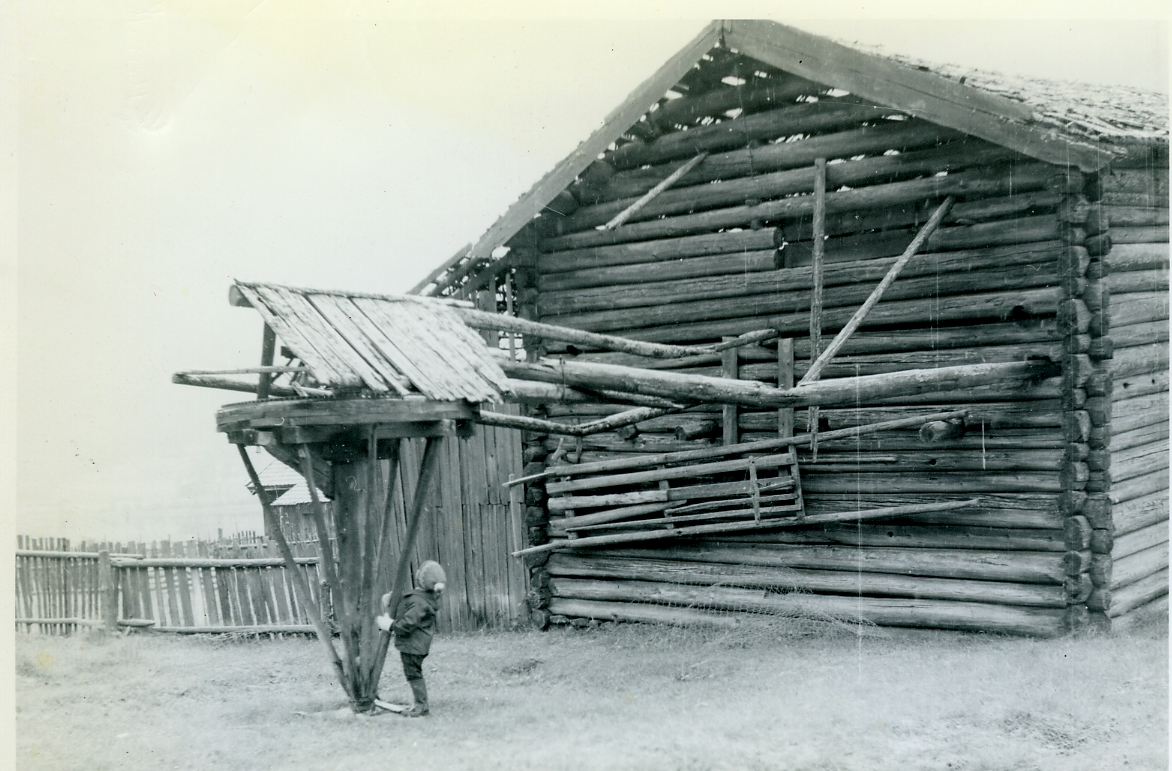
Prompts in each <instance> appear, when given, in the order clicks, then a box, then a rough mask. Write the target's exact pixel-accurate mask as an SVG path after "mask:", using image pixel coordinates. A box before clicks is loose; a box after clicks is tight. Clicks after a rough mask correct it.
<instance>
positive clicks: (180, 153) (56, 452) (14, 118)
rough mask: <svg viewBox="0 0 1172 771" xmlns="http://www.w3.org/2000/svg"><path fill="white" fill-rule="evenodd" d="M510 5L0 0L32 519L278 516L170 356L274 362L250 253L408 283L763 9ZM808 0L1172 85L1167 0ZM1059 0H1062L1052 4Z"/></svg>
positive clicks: (874, 30) (1027, 62)
mask: <svg viewBox="0 0 1172 771" xmlns="http://www.w3.org/2000/svg"><path fill="white" fill-rule="evenodd" d="M493 7H494V8H496V6H493ZM510 7H511V8H512V10H513V11H515V12H516V13H514V14H512V15H508V14H506V13H504V12H502V11H488V12H485V11H483V10H482V11H481V12H482V13H485V14H486V18H480V19H475V20H473V19H470V18H468V17H467V15H466V14H465V15H461V14H460V13H458V12H457V11H453V10H451V8H449V7H448V6H446V5H443V4H431V5H424V4H416V3H400V4H383V3H375V2H361V1H359V0H354V1H353V2H347V3H325V2H320V3H319V2H308V1H306V2H301V1H297V2H291V1H288V0H277V1H271V2H251V1H250V2H243V1H235V0H198V1H195V2H186V3H185V2H159V3H154V2H146V1H145V0H118V1H115V0H85V1H84V2H71V1H69V0H62V1H61V2H54V3H52V4H44V3H28V4H24V5H17V6H13V8H14V9H15V10H12V9H10V10H9V11H6V12H4V13H6V14H10V16H9V18H8V20H9V21H15V22H16V23H15V24H11V25H5V24H4V23H3V22H4V20H5V19H4V17H0V28H4V29H7V30H8V31H7V32H2V31H0V43H2V44H3V47H4V49H3V50H4V62H3V66H4V73H5V76H6V77H5V84H6V87H11V86H13V85H14V86H15V87H14V88H8V90H7V91H6V92H5V93H4V94H3V96H2V97H0V98H2V99H3V101H0V131H2V132H3V133H2V135H3V136H4V138H5V143H4V145H3V146H4V147H5V148H6V149H7V148H9V147H12V148H14V149H15V152H9V153H5V157H4V161H3V162H4V164H5V167H4V172H5V174H6V176H5V182H6V184H5V185H0V187H2V188H4V189H5V190H6V191H7V192H0V196H3V198H2V199H0V204H2V205H0V217H2V218H3V219H0V221H2V222H3V223H4V224H3V227H2V228H0V230H2V231H3V232H2V236H0V237H2V238H3V241H2V243H3V244H4V246H3V248H2V250H0V251H3V253H4V254H5V255H8V256H5V257H4V258H3V265H2V266H0V267H2V269H3V272H2V273H0V276H2V281H3V292H4V294H3V295H0V301H4V302H2V303H0V304H2V305H3V306H4V307H3V311H2V313H3V314H4V315H3V316H0V319H2V320H3V321H2V322H0V323H2V325H3V327H4V329H5V331H6V333H7V337H6V338H5V344H6V351H5V363H6V364H9V365H11V364H14V365H15V366H6V367H5V368H4V370H5V371H4V378H6V384H7V385H8V386H9V388H8V390H6V391H5V399H6V402H5V405H6V410H5V415H4V421H5V423H4V424H3V425H0V428H2V429H4V431H5V433H6V434H10V435H14V436H15V439H16V441H15V444H14V447H13V448H12V449H9V448H6V450H5V451H6V453H7V454H6V455H5V456H2V457H0V481H3V483H4V484H5V485H7V486H8V489H10V490H12V491H13V493H14V494H10V495H9V497H8V498H6V499H5V500H4V505H5V508H6V509H8V510H15V516H14V517H12V520H11V522H10V524H11V525H12V526H13V528H14V529H15V531H16V532H19V533H21V534H28V535H34V536H60V537H70V538H74V539H77V538H86V537H88V538H108V539H120V540H127V539H135V540H143V539H145V540H151V539H157V538H164V537H170V538H186V537H191V536H203V535H209V534H214V533H215V531H216V529H218V528H222V529H223V530H225V531H226V532H232V531H235V530H237V529H253V530H259V529H260V510H259V506H258V505H257V503H256V502H255V499H253V498H252V496H250V495H249V494H248V493H247V492H246V490H245V487H244V485H245V482H246V477H245V474H244V471H243V469H242V468H241V465H240V462H239V458H238V457H237V455H236V453H235V451H234V450H233V448H232V447H231V446H230V445H229V444H228V443H227V441H226V440H225V438H224V436H223V435H222V434H218V433H217V432H216V431H215V425H214V415H215V411H216V409H217V407H219V406H220V405H221V404H223V403H226V402H231V401H237V400H238V399H236V398H234V397H233V395H232V394H230V393H227V392H218V391H210V390H204V389H197V388H190V387H183V386H177V385H172V384H171V382H170V376H171V374H172V373H173V372H176V371H180V370H186V369H227V368H234V367H247V366H254V365H255V364H256V362H257V360H258V356H259V347H260V341H261V331H262V325H261V321H260V318H259V317H258V316H257V315H256V314H255V313H254V312H252V311H250V310H248V309H242V308H232V307H230V306H229V305H228V303H227V290H228V285H229V283H230V281H231V279H232V278H240V279H247V280H263V281H272V282H278V283H288V284H296V285H305V286H316V287H323V288H347V289H359V290H365V291H374V292H389V293H394V292H402V291H405V290H407V289H408V288H410V287H411V286H412V285H413V284H415V283H416V282H417V281H418V280H419V279H420V278H422V277H423V276H424V275H425V274H426V273H427V272H428V271H430V270H431V268H432V267H434V266H435V265H436V264H438V263H439V262H441V261H442V260H444V259H446V258H447V257H449V256H450V255H451V254H453V253H454V252H455V251H456V250H457V249H459V248H460V247H461V246H463V245H464V244H466V243H468V242H471V241H474V240H475V239H476V238H477V237H478V236H479V235H480V233H481V232H483V231H484V230H485V229H486V228H487V227H488V226H489V225H491V224H492V222H493V221H494V220H495V218H496V217H497V216H498V215H499V214H501V213H503V211H504V210H505V208H506V207H507V206H508V205H509V204H510V203H512V202H513V201H514V200H516V198H517V197H518V196H519V195H520V194H522V193H523V192H524V191H525V190H527V189H528V187H529V186H530V185H531V184H532V183H533V182H535V181H536V180H537V179H538V178H539V177H540V176H541V175H542V174H543V173H544V172H545V171H546V170H548V168H550V167H551V166H552V165H553V164H554V163H556V162H557V161H558V160H560V159H561V158H562V157H563V156H565V155H566V154H568V153H569V152H570V151H571V150H573V148H574V147H575V146H576V145H577V143H578V142H580V141H581V140H582V139H584V138H585V137H586V136H587V135H588V134H589V133H590V132H591V131H592V130H593V129H594V128H596V127H597V125H599V124H600V123H601V121H602V120H603V118H604V117H605V116H606V115H607V114H608V113H609V112H610V110H611V109H613V108H614V107H615V106H617V105H618V104H619V102H620V101H621V100H622V99H623V98H624V97H625V96H626V95H627V94H628V93H629V92H630V91H631V90H633V89H634V88H635V87H636V86H637V85H638V84H639V83H640V82H641V81H642V80H643V79H644V78H646V77H647V76H649V75H650V74H651V73H652V72H653V71H654V70H655V69H656V68H657V67H658V66H659V65H660V64H661V63H662V62H663V61H665V60H666V59H667V58H668V57H670V56H671V55H672V54H673V53H675V52H676V51H677V50H678V49H679V48H680V47H682V46H683V45H684V44H685V43H686V42H687V41H689V40H690V39H691V38H693V37H694V36H695V35H696V34H697V33H698V32H699V30H700V29H701V28H702V27H703V25H704V24H705V23H706V21H707V19H709V18H711V17H713V16H716V15H724V16H742V17H749V16H762V15H766V14H764V13H761V12H760V7H756V8H754V7H749V6H743V7H742V6H738V7H737V8H740V9H741V10H742V12H740V13H736V14H731V13H727V12H725V13H722V11H727V10H728V9H727V8H724V7H720V8H715V10H714V6H711V5H709V6H707V7H705V6H702V5H698V4H683V5H680V6H679V8H680V11H679V15H678V16H677V17H675V18H667V17H666V15H665V14H664V13H663V12H662V10H655V9H654V8H653V7H652V6H646V8H647V9H648V10H647V11H646V12H645V13H643V14H642V16H643V17H642V18H630V10H631V5H630V4H626V5H625V6H624V7H626V8H627V11H628V13H627V16H628V18H620V17H619V15H618V14H610V15H608V13H609V12H610V10H612V9H613V10H617V9H618V7H617V6H610V5H607V4H602V5H599V6H597V7H596V8H594V10H593V11H591V13H593V14H594V18H578V19H569V18H545V19H537V18H535V17H533V16H531V15H530V16H526V15H525V14H524V13H523V12H524V11H525V10H526V7H525V6H521V5H516V6H510ZM643 7H644V6H635V8H636V9H642V8H643ZM805 7H806V6H800V5H797V4H793V5H790V4H787V3H776V2H775V3H771V4H768V8H769V13H768V14H767V15H769V16H772V17H773V18H775V19H777V20H779V21H782V22H785V23H789V24H793V25H794V26H797V27H800V28H803V29H806V30H808V31H811V32H814V33H816V34H825V35H829V36H833V37H835V38H837V39H840V40H844V41H851V40H858V41H861V42H866V43H872V44H880V45H883V46H884V47H885V48H887V49H889V50H891V51H892V52H899V53H905V54H908V55H912V56H916V57H920V58H924V59H928V60H935V61H949V62H953V63H957V64H962V65H969V66H973V67H979V68H983V69H993V70H1002V71H1007V72H1014V73H1020V74H1025V75H1037V76H1044V77H1058V78H1068V79H1074V80H1086V81H1091V82H1096V83H1105V84H1108V85H1110V84H1123V85H1132V86H1136V87H1140V88H1145V89H1149V90H1159V91H1163V92H1165V93H1166V92H1167V89H1168V46H1167V24H1166V22H1164V21H1162V20H1161V21H1158V22H1152V21H1150V20H1143V19H1144V18H1145V17H1148V18H1155V17H1156V16H1159V18H1160V19H1163V18H1164V16H1166V13H1165V12H1160V13H1159V14H1156V13H1155V12H1153V11H1151V10H1150V9H1151V8H1155V6H1147V7H1145V6H1140V5H1129V4H1126V3H1125V4H1117V5H1116V6H1115V7H1114V11H1113V12H1114V13H1116V14H1117V18H1114V19H1094V18H1088V17H1086V15H1085V14H1083V13H1082V10H1083V9H1092V8H1099V10H1100V11H1101V8H1100V7H1099V6H1091V5H1089V4H1088V5H1086V6H1081V5H1078V4H1072V5H1066V6H1056V5H1050V4H1037V5H1035V6H1031V7H1030V8H1031V10H1030V13H1032V14H1033V15H1034V16H1036V17H1039V18H1034V19H1023V18H1018V19H1016V20H1014V21H1012V22H1010V21H1006V20H1005V19H995V18H992V17H991V14H992V12H991V11H990V10H989V9H990V8H991V7H993V6H989V5H988V4H981V5H979V6H976V5H974V6H972V7H971V8H968V7H967V6H965V5H964V4H949V8H948V9H947V10H946V11H941V10H940V9H936V8H934V7H933V6H929V5H924V6H907V5H899V6H894V5H893V6H889V7H886V8H884V7H880V8H879V10H875V9H870V10H867V9H863V7H862V6H858V7H852V6H845V5H844V6H834V5H825V6H819V9H820V10H822V11H823V12H825V13H829V10H832V9H837V10H838V11H841V13H836V14H835V15H836V18H835V19H834V20H829V19H810V18H803V16H802V11H801V9H802V8H805ZM1060 7H1061V8H1065V9H1067V10H1066V11H1063V12H1062V13H1064V14H1069V15H1070V16H1071V18H1068V19H1063V20H1061V21H1059V20H1056V17H1055V16H1054V15H1053V13H1051V14H1050V16H1049V17H1048V18H1047V17H1046V16H1047V12H1048V10H1049V11H1054V9H1056V8H1060ZM974 8H979V9H981V10H980V11H973V10H972V9H974ZM966 10H968V11H969V12H970V14H969V18H967V19H966V18H964V16H965V12H966ZM942 12H944V13H948V14H950V15H951V16H952V17H953V18H939V17H935V18H933V16H932V14H939V13H942ZM1007 12H1008V11H1007ZM1054 12H1055V13H1057V11H1054ZM1093 12H1094V11H1093V10H1088V11H1087V13H1093ZM547 13H548V11H547ZM1013 13H1017V14H1018V15H1019V16H1020V15H1021V14H1022V12H1021V11H1013ZM445 14H446V16H445ZM958 14H959V17H960V18H959V19H958ZM1124 15H1128V16H1131V17H1132V20H1127V19H1125V18H1123V16H1124ZM408 16H411V17H412V18H408ZM1077 16H1082V18H1074V17H1077ZM684 17H687V18H684ZM882 17H886V18H882ZM13 30H15V31H13ZM1123 52H1126V55H1121V54H1122V53H1123ZM8 140H11V142H9V141H8ZM9 180H11V181H13V182H14V183H15V184H13V185H8V184H7V182H8V181H9ZM12 254H15V255H16V260H15V261H14V260H12V259H11V255H12ZM13 332H14V334H13ZM13 385H14V386H15V389H13V388H12V386H13ZM14 395H15V396H14ZM13 416H15V420H13Z"/></svg>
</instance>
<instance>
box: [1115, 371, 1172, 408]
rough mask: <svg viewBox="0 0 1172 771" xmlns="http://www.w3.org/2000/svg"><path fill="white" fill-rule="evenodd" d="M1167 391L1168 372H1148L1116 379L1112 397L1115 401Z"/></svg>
mask: <svg viewBox="0 0 1172 771" xmlns="http://www.w3.org/2000/svg"><path fill="white" fill-rule="evenodd" d="M1167 391H1168V373H1167V372H1147V373H1144V374H1142V375H1133V376H1131V377H1126V378H1119V379H1118V380H1116V381H1114V387H1113V389H1112V393H1111V398H1112V400H1114V401H1122V400H1124V399H1133V398H1135V397H1137V396H1149V395H1151V394H1158V393H1165V392H1167Z"/></svg>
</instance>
